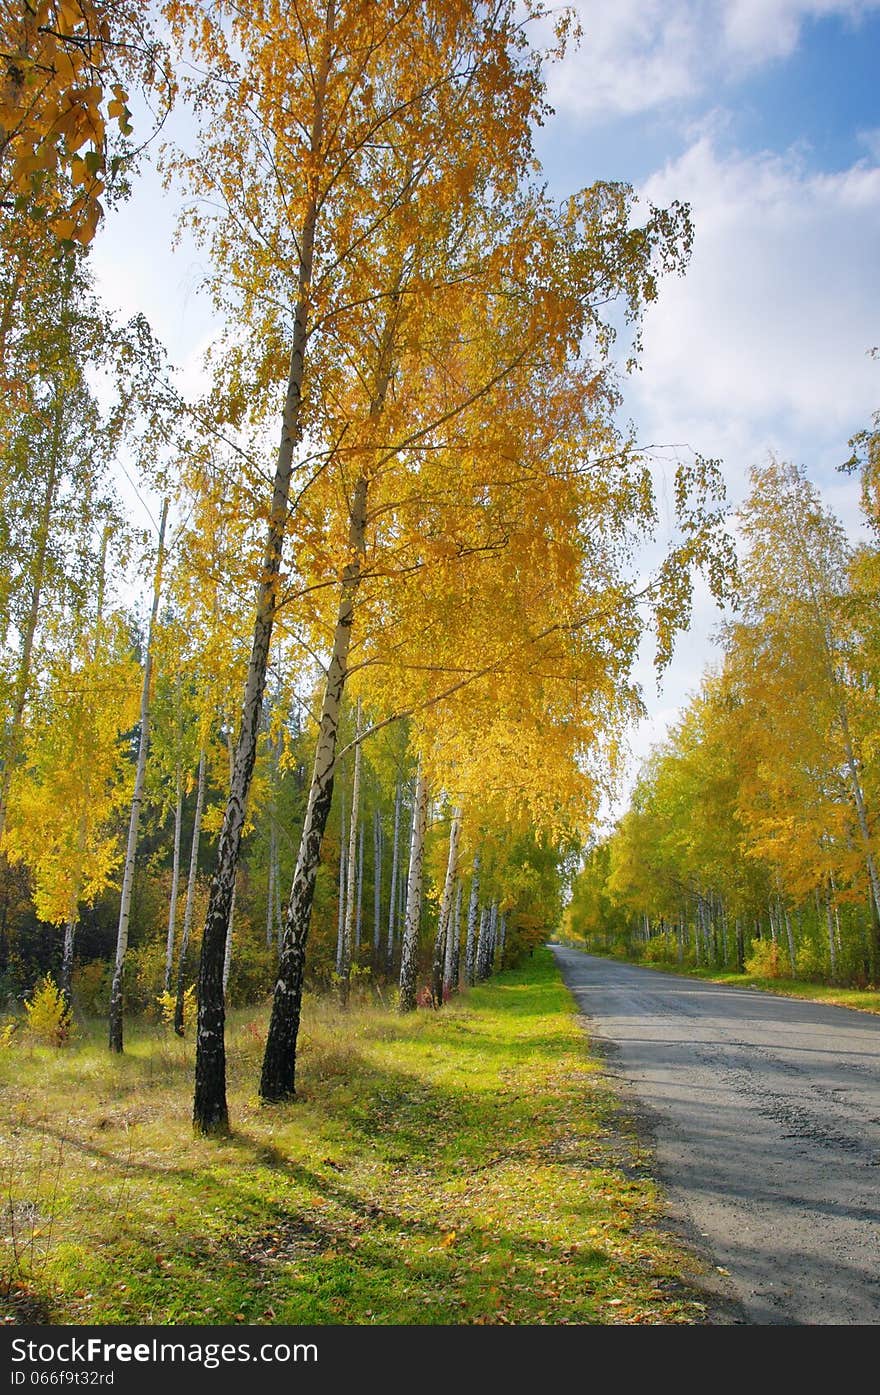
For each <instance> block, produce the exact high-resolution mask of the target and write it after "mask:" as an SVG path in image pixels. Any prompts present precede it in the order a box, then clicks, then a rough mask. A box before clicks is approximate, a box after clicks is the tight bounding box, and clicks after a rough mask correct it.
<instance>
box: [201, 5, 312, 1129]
mask: <svg viewBox="0 0 880 1395" xmlns="http://www.w3.org/2000/svg"><path fill="white" fill-rule="evenodd" d="M335 23H336V11H335V3H334V0H328V5H327V13H326V20H325V30H324V43H323V48H322V52H321V56H320V58H319V60H318V63H317V65H316V71H315V106H314V111H313V118H312V128H311V132H310V141H309V146H310V152H311V155H312V157H313V158H314V159H316V160H318V159H320V157H321V153H322V147H323V143H324V99H325V95H326V91H327V80H328V77H329V73H330V64H331V61H332V53H333V31H334V28H335ZM317 222H318V200H317V198H316V197H313V198H312V199H311V201H310V203H309V204H308V206H307V209H306V213H305V218H304V220H303V227H302V232H301V235H300V238H299V249H300V260H299V268H298V279H297V297H296V308H295V311H294V321H293V341H292V344H291V350H290V365H289V369H288V376H287V392H286V396H285V400H284V409H283V413H282V423H281V440H280V443H279V447H278V455H277V459H276V466H275V480H274V484H273V490H272V506H271V512H270V515H269V529H268V536H267V540H266V552H265V557H264V561H263V572H262V578H261V581H260V587H259V593H258V598H257V613H256V617H255V620H254V634H253V642H252V647H251V657H250V663H249V666H248V675H247V681H246V684H245V691H244V701H243V703H242V715H241V727H240V730H239V737H238V743H237V746H236V752H235V771H234V775H233V778H232V783H231V786H230V790H229V797H228V799H227V802H226V810H225V813H224V816H223V827H222V829H221V831H220V839H219V842H218V847H217V866H216V870H215V872H214V876H213V878H212V881H211V891H210V895H209V899H208V911H207V915H206V918H205V932H204V935H203V937H202V953H201V959H200V963H199V984H198V999H199V1020H198V1033H197V1037H196V1079H195V1091H194V1096H193V1126H194V1128H195V1129H196V1131H197V1132H199V1133H203V1134H208V1133H227V1132H228V1130H229V1110H228V1107H227V1103H226V1043H225V1022H226V1011H225V1004H224V1001H223V959H224V955H225V950H226V932H227V928H228V925H229V911H230V907H231V904H232V895H233V889H234V886H235V874H236V869H237V867H238V854H239V849H240V847H241V835H242V828H243V826H244V817H245V806H246V804H247V797H248V792H249V790H250V784H251V777H252V775H253V771H254V761H255V759H256V752H257V734H258V732H259V727H260V717H261V713H262V707H263V692H264V689H265V686H266V669H267V666H268V662H269V646H270V643H271V639H272V628H273V625H274V621H275V611H276V608H277V605H278V585H279V579H280V575H281V559H282V553H283V548H284V534H285V530H286V528H287V522H288V518H287V515H288V503H289V498H290V481H291V478H292V474H293V453H294V449H295V447H296V445H297V444H298V443H299V441H300V438H301V434H302V427H301V421H300V404H301V401H302V387H303V376H304V371H305V359H306V344H307V340H308V328H309V295H310V286H311V280H312V264H313V258H314V247H315V232H316V229H317Z"/></svg>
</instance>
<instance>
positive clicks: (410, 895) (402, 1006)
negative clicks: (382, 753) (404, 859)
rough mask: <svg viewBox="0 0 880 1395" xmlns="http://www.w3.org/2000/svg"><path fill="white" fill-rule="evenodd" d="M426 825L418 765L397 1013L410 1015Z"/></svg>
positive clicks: (425, 787)
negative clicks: (408, 1013)
mask: <svg viewBox="0 0 880 1395" xmlns="http://www.w3.org/2000/svg"><path fill="white" fill-rule="evenodd" d="M427 824H428V782H427V780H426V779H425V776H424V774H423V773H422V769H421V762H419V773H418V775H417V777H416V793H415V803H414V805H413V827H412V840H411V843H410V855H409V876H408V878H407V886H406V921H405V923H404V927H403V944H402V947H401V952H400V996H399V998H398V1003H397V1006H398V1010H399V1011H400V1012H413V1011H414V1009H415V1006H416V980H417V977H418V968H419V924H420V921H421V915H422V865H423V862H424V856H425V832H426V830H427Z"/></svg>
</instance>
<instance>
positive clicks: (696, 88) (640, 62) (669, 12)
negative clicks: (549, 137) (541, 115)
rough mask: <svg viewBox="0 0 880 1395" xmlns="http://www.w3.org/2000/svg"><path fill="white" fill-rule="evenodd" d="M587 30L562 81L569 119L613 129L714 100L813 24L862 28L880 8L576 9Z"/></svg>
mask: <svg viewBox="0 0 880 1395" xmlns="http://www.w3.org/2000/svg"><path fill="white" fill-rule="evenodd" d="M573 8H574V9H575V10H576V11H577V14H578V18H579V21H580V24H581V27H582V29H583V40H582V43H581V45H580V47H579V48H577V49H573V50H572V51H571V52H570V53H569V55H568V57H567V58H566V59H565V61H564V62H563V63H562V64H561V65H560V66H559V67H558V68H557V69H556V70H555V71H554V72H553V74H552V75H551V80H550V97H551V101H552V102H553V103H554V105H555V106H556V107H557V109H558V110H560V111H567V112H569V113H576V114H578V115H579V116H581V117H583V118H587V119H589V118H592V119H597V120H606V119H608V118H612V117H617V116H622V115H632V114H634V113H636V112H645V111H651V110H653V109H655V108H660V107H664V106H668V105H670V104H671V103H675V102H680V101H682V100H686V99H688V98H692V97H696V96H698V95H700V94H705V93H707V92H711V91H712V90H713V88H714V87H715V86H716V85H717V84H718V82H719V81H724V80H725V79H726V78H731V77H733V78H736V77H739V76H742V75H743V74H744V73H746V72H748V71H751V70H755V69H758V68H761V67H763V66H764V65H765V64H767V63H771V62H774V61H777V60H779V59H781V58H785V57H787V56H788V55H789V54H790V53H792V52H793V51H794V49H795V48H796V47H797V44H798V41H799V39H800V35H801V31H802V28H803V25H804V23H805V22H807V21H809V20H816V19H821V18H824V17H828V16H831V15H838V16H840V17H841V18H843V19H846V20H849V21H851V22H857V21H858V20H859V19H860V18H861V17H862V16H864V15H866V14H868V13H869V12H870V11H872V10H877V9H880V0H665V3H664V0H576V2H575V4H574V6H573Z"/></svg>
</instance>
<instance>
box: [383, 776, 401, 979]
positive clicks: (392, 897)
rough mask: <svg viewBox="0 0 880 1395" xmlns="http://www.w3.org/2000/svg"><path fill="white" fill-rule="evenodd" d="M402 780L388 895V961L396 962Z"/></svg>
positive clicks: (396, 801)
mask: <svg viewBox="0 0 880 1395" xmlns="http://www.w3.org/2000/svg"><path fill="white" fill-rule="evenodd" d="M399 843H400V781H399V780H398V781H397V787H396V789H395V792H394V842H393V845H392V848H391V891H390V894H389V897H388V950H387V954H386V962H387V965H388V968H389V969H390V968H391V966H392V964H393V963H394V923H395V920H396V917H397V865H398V859H399V856H400V850H399Z"/></svg>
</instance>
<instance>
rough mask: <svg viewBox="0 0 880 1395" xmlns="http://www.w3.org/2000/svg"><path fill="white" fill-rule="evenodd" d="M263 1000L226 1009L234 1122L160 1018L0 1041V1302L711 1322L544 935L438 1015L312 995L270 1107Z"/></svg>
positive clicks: (189, 1319)
mask: <svg viewBox="0 0 880 1395" xmlns="http://www.w3.org/2000/svg"><path fill="white" fill-rule="evenodd" d="M265 1021H266V1011H265V1010H263V1009H261V1010H260V1011H245V1012H239V1013H234V1014H232V1016H231V1020H230V1032H229V1065H230V1111H231V1116H232V1119H233V1126H234V1134H233V1136H232V1137H231V1138H230V1139H229V1140H228V1141H223V1142H216V1141H210V1140H205V1139H198V1138H195V1137H194V1136H193V1133H192V1129H191V1124H190V1099H191V1080H192V1066H193V1060H192V1057H193V1047H192V1043H191V1042H189V1041H180V1040H179V1039H178V1038H176V1037H174V1036H173V1035H172V1034H169V1033H166V1032H163V1030H162V1029H161V1028H158V1027H156V1028H153V1027H147V1026H133V1027H132V1028H131V1029H130V1032H129V1044H128V1046H127V1050H126V1054H125V1056H124V1057H122V1058H118V1057H111V1056H110V1055H109V1053H108V1052H107V1050H106V1047H105V1045H104V1026H103V1024H92V1027H91V1028H90V1029H89V1031H88V1032H86V1033H81V1034H80V1037H79V1038H78V1039H77V1040H75V1041H74V1042H73V1043H71V1044H70V1045H68V1046H67V1047H65V1048H63V1049H51V1048H46V1047H36V1046H34V1047H28V1046H27V1045H26V1044H25V1043H24V1042H23V1041H22V1040H17V1041H16V1043H15V1045H14V1046H12V1047H10V1048H8V1049H6V1050H4V1051H2V1052H0V1146H2V1169H3V1170H2V1193H0V1205H2V1214H3V1225H2V1238H3V1278H2V1289H0V1294H2V1305H3V1313H5V1315H6V1320H7V1321H13V1322H15V1321H29V1322H58V1323H102V1324H109V1323H155V1324H172V1323H174V1324H186V1323H229V1322H240V1323H249V1324H251V1323H252V1324H272V1323H283V1324H297V1325H298V1324H327V1323H336V1324H346V1325H351V1324H365V1323H399V1324H406V1325H413V1324H425V1323H451V1324H463V1323H514V1324H524V1323H546V1324H560V1323H602V1324H607V1323H615V1324H628V1323H651V1324H684V1323H699V1322H702V1321H704V1320H705V1313H706V1309H705V1307H704V1305H703V1302H702V1301H701V1294H700V1291H699V1289H698V1288H697V1287H696V1285H697V1284H698V1283H699V1279H700V1275H699V1270H698V1261H697V1260H696V1259H694V1258H693V1257H692V1256H690V1255H689V1254H688V1253H687V1252H686V1251H685V1250H684V1249H683V1248H682V1247H681V1245H680V1243H679V1242H678V1241H677V1240H676V1239H675V1238H674V1237H673V1236H672V1235H671V1233H670V1232H669V1231H668V1230H667V1228H666V1226H665V1223H664V1218H663V1213H662V1202H661V1197H660V1195H659V1193H658V1189H657V1187H656V1185H655V1183H654V1182H653V1181H652V1179H651V1176H650V1158H649V1157H648V1156H647V1155H646V1154H645V1153H644V1151H643V1149H642V1148H641V1146H640V1145H639V1142H638V1140H637V1139H636V1137H635V1136H634V1135H633V1134H632V1133H630V1132H629V1131H628V1128H627V1123H626V1120H625V1118H624V1116H623V1114H622V1112H621V1109H620V1106H619V1103H618V1101H617V1100H616V1098H615V1095H614V1093H613V1091H612V1088H611V1085H610V1082H609V1080H608V1077H607V1075H606V1074H605V1073H604V1071H603V1068H602V1065H601V1062H600V1061H599V1060H597V1059H596V1058H595V1057H594V1056H593V1055H592V1054H591V1053H590V1051H589V1047H588V1044H587V1041H586V1038H585V1037H584V1034H583V1032H582V1031H581V1028H580V1026H579V1024H578V1019H577V1017H576V1015H575V1009H574V1006H573V1004H572V1001H571V998H570V997H569V994H568V992H567V990H566V989H565V988H564V986H563V984H562V982H561V980H560V978H559V975H558V972H557V970H556V967H555V964H554V963H553V959H552V956H551V954H550V952H549V951H548V950H546V949H542V950H539V951H537V952H536V954H535V956H534V958H533V959H531V960H529V961H528V962H527V963H526V964H525V966H524V967H522V968H520V969H519V970H516V971H512V972H506V973H504V974H502V975H499V976H498V977H497V978H495V979H493V980H492V981H491V982H490V983H488V984H487V985H485V986H483V987H480V988H477V989H473V990H471V991H470V992H467V993H464V994H462V995H460V997H458V998H457V999H455V1000H454V1001H453V1002H452V1003H451V1004H450V1005H449V1006H448V1007H446V1008H444V1009H443V1010H442V1012H439V1013H435V1012H432V1011H430V1010H420V1011H418V1012H417V1013H413V1014H411V1015H410V1016H408V1017H400V1016H398V1015H397V1014H396V1013H395V1012H393V1011H388V1010H382V1009H379V1008H376V1007H373V1006H364V1005H360V1006H359V1005H353V1006H351V1007H350V1008H349V1010H348V1011H347V1012H342V1011H341V1010H340V1009H339V1008H338V1007H336V1006H335V1005H334V1004H332V1003H330V1002H329V1001H324V1000H317V999H311V1000H309V1001H308V1002H307V1004H306V1010H305V1013H304V1018H303V1023H304V1030H303V1034H302V1053H301V1061H300V1066H299V1081H298V1091H299V1093H298V1098H297V1099H296V1100H295V1101H293V1102H291V1103H290V1104H287V1105H283V1106H272V1107H268V1108H267V1107H265V1106H261V1105H260V1104H259V1102H258V1100H257V1098H256V1094H255V1084H256V1081H257V1078H258V1073H259V1064H260V1058H261V1052H262V1043H263V1039H264V1030H265Z"/></svg>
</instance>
